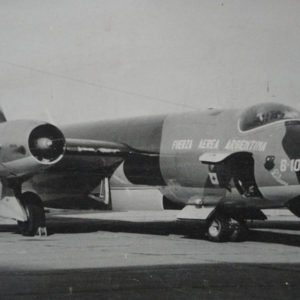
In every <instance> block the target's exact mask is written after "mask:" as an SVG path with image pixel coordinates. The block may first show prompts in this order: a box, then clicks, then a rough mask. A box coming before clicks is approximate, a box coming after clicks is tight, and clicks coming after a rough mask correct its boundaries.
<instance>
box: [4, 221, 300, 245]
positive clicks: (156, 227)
mask: <svg viewBox="0 0 300 300" xmlns="http://www.w3.org/2000/svg"><path fill="white" fill-rule="evenodd" d="M47 228H48V234H49V235H53V234H76V233H92V232H98V231H108V232H127V233H140V234H152V235H166V236H167V235H170V234H174V235H181V236H182V237H183V238H186V239H206V237H205V226H204V224H198V223H197V224H195V223H190V222H180V221H168V222H164V221H153V222H131V221H121V220H99V219H78V218H59V217H52V218H49V219H48V220H47ZM270 229H271V230H272V231H271V230H270ZM283 229H284V230H299V229H300V222H282V221H281V222H254V223H251V224H250V231H249V235H248V237H247V240H246V241H252V242H261V243H273V244H283V245H288V246H296V247H300V234H299V235H298V234H294V233H291V232H282V231H281V232H276V231H275V230H283ZM1 232H14V233H17V227H16V225H0V233H1Z"/></svg>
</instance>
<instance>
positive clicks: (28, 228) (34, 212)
mask: <svg viewBox="0 0 300 300" xmlns="http://www.w3.org/2000/svg"><path fill="white" fill-rule="evenodd" d="M19 200H20V202H21V204H22V205H23V208H24V210H25V213H26V215H27V221H18V229H19V232H20V233H21V234H22V235H23V236H34V235H39V236H47V229H46V221H45V212H44V207H43V204H42V201H41V198H40V197H39V196H38V195H37V194H35V193H32V192H25V193H23V194H21V195H20V196H19Z"/></svg>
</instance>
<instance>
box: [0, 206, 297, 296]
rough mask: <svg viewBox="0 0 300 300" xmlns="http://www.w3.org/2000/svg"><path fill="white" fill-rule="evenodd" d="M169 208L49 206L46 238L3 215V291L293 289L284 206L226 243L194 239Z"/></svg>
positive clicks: (291, 242) (292, 222)
mask: <svg viewBox="0 0 300 300" xmlns="http://www.w3.org/2000/svg"><path fill="white" fill-rule="evenodd" d="M175 215H176V213H175V212H172V211H171V212H143V213H141V212H129V213H110V212H107V213H102V214H98V213H97V214H95V213H92V214H91V213H86V214H78V213H72V214H69V215H67V216H66V215H65V216H61V212H57V211H55V212H54V213H53V212H52V213H51V214H50V217H49V218H48V228H49V232H50V235H49V236H48V237H47V238H38V237H34V238H25V237H21V236H20V235H18V234H16V233H15V231H16V227H15V225H13V224H11V222H2V225H0V299H11V298H18V299H32V298H35V299H40V298H41V297H43V298H51V299H60V298H70V297H72V298H74V299H79V298H80V299H82V298H85V299H94V298H95V297H97V298H103V299H120V298H122V299H123V298H127V299H128V298H136V299H139V298H142V296H143V298H144V299H146V298H153V297H159V298H160V297H161V296H164V297H165V298H171V297H172V298H177V299H185V298H189V299H199V297H200V296H204V298H205V299H220V298H222V299H233V298H235V299H240V298H243V299H253V298H258V299H283V298H285V299H296V298H298V297H299V292H300V285H299V281H300V231H299V229H300V222H299V221H298V220H297V219H296V218H294V217H292V216H291V215H290V214H288V215H280V214H279V215H278V214H277V215H276V216H275V217H274V216H273V217H272V218H271V219H272V221H270V222H267V223H264V222H256V223H253V224H252V225H251V226H252V227H253V228H254V229H253V230H252V231H251V234H250V236H249V239H248V241H246V242H241V243H224V244H215V243H211V242H209V241H207V240H205V239H201V238H199V236H198V233H199V232H201V227H200V229H199V228H195V226H192V225H190V224H185V223H178V222H176V221H175ZM202 238H203V236H202Z"/></svg>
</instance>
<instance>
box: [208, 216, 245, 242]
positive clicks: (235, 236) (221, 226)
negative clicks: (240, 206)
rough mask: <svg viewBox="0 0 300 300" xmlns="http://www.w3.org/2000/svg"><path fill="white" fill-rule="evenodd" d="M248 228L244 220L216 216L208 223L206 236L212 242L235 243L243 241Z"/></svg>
mask: <svg viewBox="0 0 300 300" xmlns="http://www.w3.org/2000/svg"><path fill="white" fill-rule="evenodd" d="M247 233H248V228H247V225H246V222H245V221H244V220H235V219H232V218H231V217H228V216H225V215H222V214H216V215H215V216H213V217H212V218H211V219H210V220H209V221H208V228H207V236H208V239H209V240H211V241H213V242H227V241H231V242H237V241H242V240H244V239H245V237H246V235H247Z"/></svg>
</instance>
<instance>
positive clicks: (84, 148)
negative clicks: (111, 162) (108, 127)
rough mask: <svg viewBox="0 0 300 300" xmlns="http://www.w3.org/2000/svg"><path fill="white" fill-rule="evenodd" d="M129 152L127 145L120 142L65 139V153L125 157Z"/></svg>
mask: <svg viewBox="0 0 300 300" xmlns="http://www.w3.org/2000/svg"><path fill="white" fill-rule="evenodd" d="M129 153H130V149H129V147H127V146H126V145H124V144H120V143H114V142H107V141H98V140H85V139H66V148H65V155H78V156H111V157H126V156H127V155H128V154H129Z"/></svg>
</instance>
